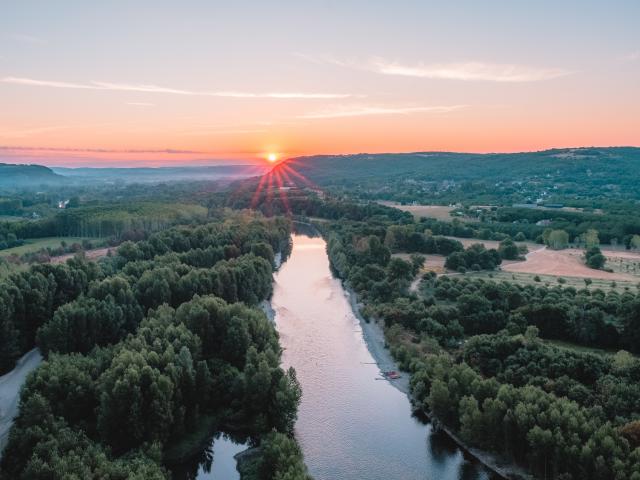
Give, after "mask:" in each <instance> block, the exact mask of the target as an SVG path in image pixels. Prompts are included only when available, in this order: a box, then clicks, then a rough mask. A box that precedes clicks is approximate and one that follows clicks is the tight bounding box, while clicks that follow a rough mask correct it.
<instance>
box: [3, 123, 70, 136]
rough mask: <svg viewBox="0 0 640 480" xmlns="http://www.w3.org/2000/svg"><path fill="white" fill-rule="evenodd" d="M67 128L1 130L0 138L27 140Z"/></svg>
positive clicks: (55, 126) (63, 126)
mask: <svg viewBox="0 0 640 480" xmlns="http://www.w3.org/2000/svg"><path fill="white" fill-rule="evenodd" d="M66 128H69V126H67V125H54V126H49V127H36V128H26V129H22V130H1V129H0V138H27V137H30V136H32V135H38V134H40V133H48V132H55V131H57V130H64V129H66Z"/></svg>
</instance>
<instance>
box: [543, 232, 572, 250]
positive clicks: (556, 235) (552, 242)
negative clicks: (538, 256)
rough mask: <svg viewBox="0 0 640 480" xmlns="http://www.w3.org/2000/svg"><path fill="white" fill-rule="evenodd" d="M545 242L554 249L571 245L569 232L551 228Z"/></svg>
mask: <svg viewBox="0 0 640 480" xmlns="http://www.w3.org/2000/svg"><path fill="white" fill-rule="evenodd" d="M545 243H546V244H547V246H548V247H549V248H552V249H553V250H562V249H563V248H567V246H568V245H569V234H568V233H567V232H565V231H564V230H551V231H550V232H549V235H548V238H547V240H546V241H545Z"/></svg>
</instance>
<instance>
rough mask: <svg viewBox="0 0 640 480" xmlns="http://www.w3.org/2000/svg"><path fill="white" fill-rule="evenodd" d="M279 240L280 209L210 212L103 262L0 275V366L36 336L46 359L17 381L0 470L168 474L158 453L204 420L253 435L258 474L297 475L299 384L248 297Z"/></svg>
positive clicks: (256, 290) (55, 474) (279, 248)
mask: <svg viewBox="0 0 640 480" xmlns="http://www.w3.org/2000/svg"><path fill="white" fill-rule="evenodd" d="M288 242H289V224H288V222H287V221H286V220H284V219H281V218H274V219H270V220H266V219H264V218H261V217H259V216H254V215H252V214H249V213H237V214H233V213H229V212H219V213H218V214H215V216H214V217H211V218H209V219H208V223H203V224H200V225H193V226H180V227H174V228H171V229H168V230H164V231H162V232H158V233H153V234H151V233H150V234H149V235H148V236H147V238H146V239H145V240H140V241H138V242H125V243H124V244H122V245H121V246H120V247H119V249H118V254H117V255H115V256H112V257H108V258H105V259H103V260H102V261H101V262H99V263H94V262H88V261H86V260H83V259H82V258H81V257H78V258H76V259H72V260H70V261H69V262H68V263H67V264H65V265H36V266H33V267H32V268H31V269H29V270H28V271H25V272H21V273H17V274H14V275H11V276H10V277H9V278H7V279H6V280H4V281H3V284H2V288H0V292H2V293H1V295H2V297H1V298H0V309H1V311H2V315H0V319H2V332H3V334H2V336H0V340H1V341H2V345H1V351H2V357H1V358H2V369H3V371H7V370H8V369H10V368H11V367H12V366H13V362H14V361H15V360H16V358H17V357H18V356H19V355H20V354H21V353H22V352H24V351H26V350H29V349H30V348H32V347H33V346H34V345H37V346H38V347H39V348H40V349H41V351H42V353H43V354H44V355H45V357H46V361H45V362H44V363H43V364H42V365H41V366H40V367H39V368H38V369H37V370H36V372H35V373H34V374H32V375H30V376H29V378H28V380H27V383H26V385H25V387H24V390H23V392H22V395H21V400H20V414H19V416H18V418H17V419H16V422H15V424H14V427H13V428H12V431H11V434H10V438H9V444H8V445H7V447H6V450H5V452H4V455H3V459H2V463H1V464H0V467H1V470H0V475H2V478H7V479H19V478H23V479H38V478H41V479H50V478H109V479H118V478H122V479H125V478H127V479H128V478H140V479H142V478H145V479H151V478H158V479H160V478H163V479H164V478H169V470H168V469H167V468H166V466H165V465H164V463H163V453H164V452H165V450H166V449H167V448H169V447H171V446H172V444H173V443H175V442H179V441H180V438H181V437H183V436H184V435H185V434H186V433H187V432H189V431H190V430H194V429H196V427H197V426H198V425H199V424H200V423H201V422H203V421H204V419H213V422H214V425H217V428H218V429H221V430H224V429H232V431H234V432H236V433H237V432H241V433H242V434H243V435H246V436H247V437H250V438H252V439H254V441H255V442H256V443H260V441H261V440H263V442H264V443H263V444H262V447H261V451H262V452H264V453H263V455H261V456H260V459H259V461H258V466H257V469H256V473H255V478H259V479H270V478H292V479H304V478H307V476H306V470H305V469H304V465H303V463H302V460H301V453H300V450H299V448H298V447H297V445H296V444H295V440H292V439H290V438H289V437H288V435H290V434H291V433H292V429H293V423H294V420H295V418H296V409H297V405H298V402H299V399H300V395H301V392H300V388H299V386H298V383H297V380H296V377H295V372H294V371H293V370H289V371H287V372H285V371H283V370H282V369H281V368H280V346H279V344H278V337H277V333H276V332H275V329H274V327H273V325H272V324H271V323H270V322H269V321H268V320H267V318H266V317H265V315H264V314H263V313H262V312H261V311H260V310H257V309H256V308H255V306H256V305H257V304H258V303H259V302H260V301H261V300H263V299H265V298H267V297H268V296H269V295H270V293H271V282H272V279H271V272H272V268H273V265H274V252H283V251H284V252H285V253H286V250H287V248H288ZM123 418H126V419H127V421H126V422H122V419H123ZM223 419H224V421H223Z"/></svg>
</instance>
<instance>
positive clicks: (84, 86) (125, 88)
mask: <svg viewBox="0 0 640 480" xmlns="http://www.w3.org/2000/svg"><path fill="white" fill-rule="evenodd" d="M0 82H2V83H9V84H14V85H25V86H31V87H49V88H67V89H77V90H105V91H121V92H142V93H162V94H171V95H184V96H199V97H227V98H276V99H338V98H348V97H352V96H353V95H351V94H348V93H322V92H320V93H317V92H267V93H255V92H242V91H232V90H231V91H225V90H223V91H198V90H183V89H178V88H170V87H162V86H159V85H153V84H131V83H113V82H98V81H92V82H89V83H75V82H60V81H56V80H38V79H33V78H23V77H3V78H1V79H0Z"/></svg>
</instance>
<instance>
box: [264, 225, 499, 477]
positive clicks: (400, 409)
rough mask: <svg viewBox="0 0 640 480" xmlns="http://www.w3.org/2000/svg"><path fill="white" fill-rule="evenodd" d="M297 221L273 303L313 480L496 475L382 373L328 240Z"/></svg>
mask: <svg viewBox="0 0 640 480" xmlns="http://www.w3.org/2000/svg"><path fill="white" fill-rule="evenodd" d="M299 226H300V225H299V224H296V234H295V235H293V249H292V252H291V255H290V258H289V259H288V260H287V262H286V263H284V264H283V265H282V267H281V268H280V270H279V271H278V272H277V273H276V275H275V287H274V295H273V299H272V305H273V308H274V310H275V311H276V324H277V328H278V331H279V333H280V341H281V343H282V346H283V347H284V349H285V350H284V354H283V362H284V364H285V366H286V367H288V366H290V365H291V366H293V367H295V368H296V371H297V374H298V379H299V380H300V383H301V385H302V389H303V398H302V403H301V405H300V410H299V416H298V422H297V423H296V435H297V437H298V439H299V441H300V443H301V446H302V449H303V451H304V454H305V461H306V463H307V465H308V466H309V469H310V473H311V474H312V475H313V476H314V477H315V479H316V480H360V479H367V480H393V479H398V480H400V479H402V480H426V479H430V480H488V479H489V478H491V476H490V474H489V473H488V472H487V471H486V470H485V469H484V468H482V467H481V466H480V465H478V464H477V463H475V462H473V461H471V460H470V459H467V458H465V456H464V455H463V454H462V452H461V451H460V449H458V448H457V447H456V445H455V444H454V443H453V442H452V441H451V439H449V438H448V437H446V435H444V434H441V433H434V432H432V428H431V426H430V425H428V424H425V423H424V422H422V421H421V420H420V419H418V418H416V417H413V416H412V411H411V405H410V403H409V400H408V399H407V397H406V395H404V394H403V393H401V392H399V391H398V390H396V389H395V388H393V387H392V386H391V385H390V384H389V383H388V382H386V381H376V378H379V376H380V371H379V369H378V367H377V366H376V365H375V364H374V363H373V358H372V357H371V354H370V353H369V351H368V349H367V346H366V344H365V342H364V340H363V336H362V331H361V328H360V325H359V322H358V320H357V319H356V318H355V316H354V315H353V312H352V311H351V307H350V304H349V302H348V300H347V298H346V297H345V292H344V290H343V288H342V285H341V284H340V282H339V281H338V280H337V279H335V278H333V277H332V275H331V272H330V270H329V261H328V258H327V254H326V243H325V242H324V240H323V239H322V238H320V237H317V236H315V237H313V238H312V237H310V236H308V235H302V234H301V230H300V229H299V228H298V227H299Z"/></svg>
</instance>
